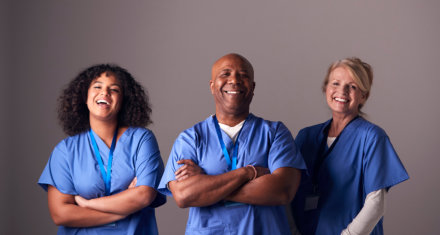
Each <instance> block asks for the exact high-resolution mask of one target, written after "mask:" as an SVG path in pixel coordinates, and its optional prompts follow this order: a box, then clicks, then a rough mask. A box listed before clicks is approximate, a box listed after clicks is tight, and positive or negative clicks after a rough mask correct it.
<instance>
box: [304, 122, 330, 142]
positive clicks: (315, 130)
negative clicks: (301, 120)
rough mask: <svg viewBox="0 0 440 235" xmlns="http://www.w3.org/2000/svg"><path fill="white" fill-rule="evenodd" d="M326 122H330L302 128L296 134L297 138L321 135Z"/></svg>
mask: <svg viewBox="0 0 440 235" xmlns="http://www.w3.org/2000/svg"><path fill="white" fill-rule="evenodd" d="M328 122H330V120H328V121H326V122H323V123H320V124H316V125H313V126H308V127H304V128H303V129H301V130H300V131H299V132H298V135H297V138H300V137H306V136H317V135H318V134H319V133H321V131H322V129H323V128H324V127H325V126H326V125H327V124H328Z"/></svg>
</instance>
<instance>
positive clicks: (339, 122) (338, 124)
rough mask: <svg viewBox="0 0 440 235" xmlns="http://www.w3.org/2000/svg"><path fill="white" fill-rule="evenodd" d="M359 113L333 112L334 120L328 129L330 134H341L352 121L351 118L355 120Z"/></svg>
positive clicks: (332, 135) (330, 135)
mask: <svg viewBox="0 0 440 235" xmlns="http://www.w3.org/2000/svg"><path fill="white" fill-rule="evenodd" d="M357 115H358V114H357V113H356V114H351V115H337V114H333V120H332V123H331V125H330V129H329V131H328V136H329V137H336V136H338V135H339V134H341V132H342V130H344V128H345V127H346V126H347V124H348V123H350V122H351V120H353V119H354V118H355V117H357Z"/></svg>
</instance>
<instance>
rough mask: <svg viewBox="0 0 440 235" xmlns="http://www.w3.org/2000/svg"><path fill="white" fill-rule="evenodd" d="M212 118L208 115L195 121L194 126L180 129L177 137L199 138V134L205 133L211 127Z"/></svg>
mask: <svg viewBox="0 0 440 235" xmlns="http://www.w3.org/2000/svg"><path fill="white" fill-rule="evenodd" d="M213 127H214V126H213V118H212V116H209V117H208V118H206V119H205V120H203V121H201V122H198V123H196V124H195V125H194V126H192V127H190V128H188V129H186V130H184V131H182V132H181V133H180V134H179V136H178V137H177V139H182V138H183V139H187V138H190V139H199V137H200V136H203V135H205V134H207V133H208V132H209V130H210V128H213Z"/></svg>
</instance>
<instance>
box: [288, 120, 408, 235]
mask: <svg viewBox="0 0 440 235" xmlns="http://www.w3.org/2000/svg"><path fill="white" fill-rule="evenodd" d="M331 121H332V120H329V121H327V122H325V123H322V124H319V125H315V126H311V127H307V128H304V129H302V130H301V131H300V132H299V133H298V136H297V138H296V142H297V145H298V147H299V149H300V151H301V154H302V155H303V157H304V161H305V162H306V165H307V169H308V172H307V173H303V174H302V177H301V184H300V187H299V189H298V192H297V194H296V196H295V199H294V201H293V202H292V211H293V214H294V218H295V221H296V225H297V227H298V229H299V231H300V232H301V234H302V235H308V234H340V233H341V231H342V230H343V229H345V228H346V227H347V226H348V224H350V223H351V221H352V220H353V218H354V217H356V215H357V214H358V213H359V211H360V210H361V209H362V207H363V205H364V202H365V198H366V196H367V195H368V194H369V193H371V192H373V191H376V190H379V189H387V190H388V189H389V188H390V187H392V186H394V185H396V184H398V183H400V182H402V181H404V180H407V179H408V178H409V177H408V174H407V172H406V170H405V168H404V167H403V165H402V162H401V161H400V159H399V157H398V156H397V153H396V152H395V150H394V148H393V146H392V145H391V142H390V140H389V138H388V136H387V135H386V133H385V131H384V130H383V129H381V128H380V127H378V126H376V125H374V124H372V123H370V122H368V121H367V120H365V119H363V118H362V117H357V118H355V119H354V120H353V121H351V122H350V123H349V124H348V125H347V126H346V127H345V128H344V130H343V131H342V132H341V134H340V135H339V137H338V138H337V139H336V140H335V142H334V144H333V145H332V146H331V148H330V149H329V148H328V147H327V144H326V141H327V136H328V134H327V133H328V129H329V127H330V123H331ZM319 162H321V164H319ZM314 195H318V196H319V200H317V205H316V206H313V205H312V204H313V203H311V202H313V200H312V198H313V197H314ZM371 234H383V229H382V220H381V221H379V223H378V224H377V225H376V227H375V228H374V229H373V231H372V233H371Z"/></svg>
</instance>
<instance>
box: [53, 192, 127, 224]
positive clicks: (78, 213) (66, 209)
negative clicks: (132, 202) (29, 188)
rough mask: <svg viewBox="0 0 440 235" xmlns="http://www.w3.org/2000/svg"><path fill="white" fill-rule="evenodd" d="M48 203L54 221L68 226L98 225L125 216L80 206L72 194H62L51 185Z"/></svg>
mask: <svg viewBox="0 0 440 235" xmlns="http://www.w3.org/2000/svg"><path fill="white" fill-rule="evenodd" d="M48 205H49V211H50V215H51V217H52V220H53V221H54V223H55V224H56V225H62V226H68V227H91V226H99V225H104V224H108V223H111V222H114V221H117V220H120V219H123V218H124V217H125V216H123V215H118V214H113V213H105V212H100V211H97V210H92V209H88V208H83V207H80V206H78V205H76V204H75V199H74V197H73V196H72V195H66V194H63V193H61V192H59V191H58V190H57V189H56V188H54V187H52V186H50V187H49V188H48Z"/></svg>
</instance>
